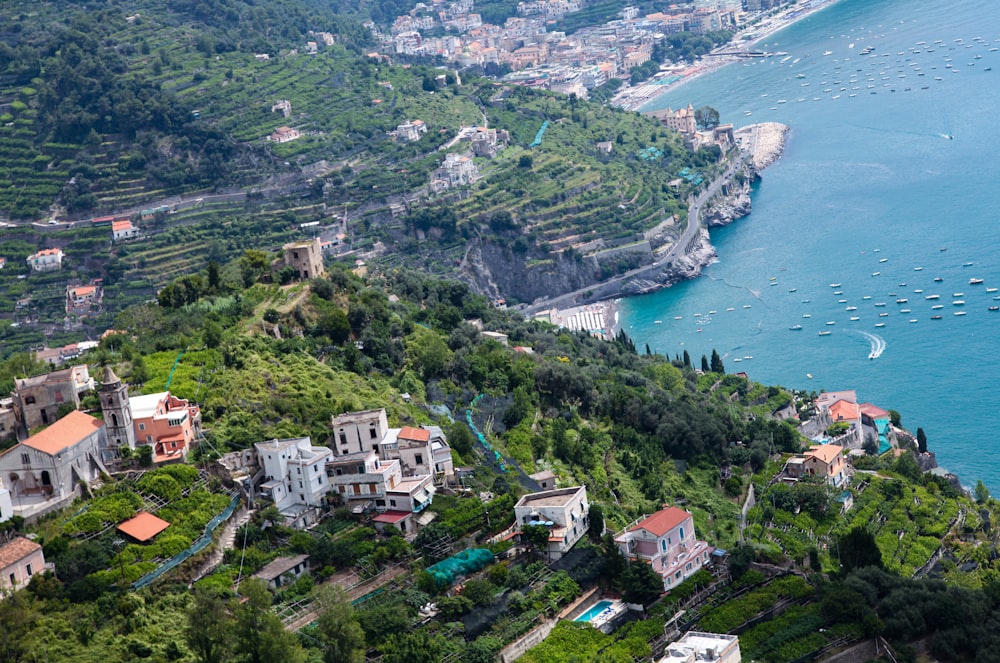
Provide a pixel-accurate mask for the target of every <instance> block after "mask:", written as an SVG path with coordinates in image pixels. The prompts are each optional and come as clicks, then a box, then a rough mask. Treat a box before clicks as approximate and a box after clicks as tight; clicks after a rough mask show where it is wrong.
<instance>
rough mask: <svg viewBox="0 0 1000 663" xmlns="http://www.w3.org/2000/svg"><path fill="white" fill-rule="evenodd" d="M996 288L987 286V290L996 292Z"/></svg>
mask: <svg viewBox="0 0 1000 663" xmlns="http://www.w3.org/2000/svg"><path fill="white" fill-rule="evenodd" d="M996 291H997V289H996V288H986V292H996Z"/></svg>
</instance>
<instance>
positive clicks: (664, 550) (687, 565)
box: [615, 506, 712, 591]
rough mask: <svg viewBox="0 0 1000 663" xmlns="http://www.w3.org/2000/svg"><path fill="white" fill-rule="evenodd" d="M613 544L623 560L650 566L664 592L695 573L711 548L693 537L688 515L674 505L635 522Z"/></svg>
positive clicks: (689, 515) (691, 520)
mask: <svg viewBox="0 0 1000 663" xmlns="http://www.w3.org/2000/svg"><path fill="white" fill-rule="evenodd" d="M615 543H617V544H618V549H619V550H620V551H621V553H622V555H624V556H625V557H626V558H628V559H630V560H634V561H643V562H647V563H649V564H650V565H651V566H652V567H653V570H654V571H656V572H657V573H658V574H660V576H662V578H663V589H664V591H666V590H668V589H671V588H672V587H676V586H677V585H679V584H680V583H682V582H683V581H684V580H685V579H687V578H688V577H690V576H691V575H693V574H694V573H696V572H697V571H698V570H699V569H701V567H702V566H704V565H705V564H706V563H708V560H709V555H710V554H711V553H712V547H711V546H709V545H708V544H707V543H705V542H704V541H698V540H697V538H696V537H695V532H694V520H693V519H692V518H691V514H690V513H688V512H687V511H685V510H684V509H679V508H677V507H675V506H672V507H668V508H666V509H661V510H660V511H657V512H656V513H654V514H653V515H651V516H647V517H646V518H643V519H641V520H638V521H636V522H635V523H633V524H632V525H631V526H629V527H627V528H625V530H624V531H622V532H621V533H620V534H618V535H617V536H616V537H615Z"/></svg>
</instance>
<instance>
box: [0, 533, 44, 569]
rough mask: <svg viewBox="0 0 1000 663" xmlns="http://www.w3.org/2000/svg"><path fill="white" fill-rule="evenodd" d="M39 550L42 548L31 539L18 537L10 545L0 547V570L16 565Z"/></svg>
mask: <svg viewBox="0 0 1000 663" xmlns="http://www.w3.org/2000/svg"><path fill="white" fill-rule="evenodd" d="M41 549H42V547H41V546H40V545H38V544H37V543H35V542H34V541H32V540H31V539H26V538H24V537H23V536H19V537H17V538H16V539H14V540H13V541H11V542H10V543H6V544H4V545H3V546H0V569H5V568H7V567H8V566H10V565H11V564H16V563H17V562H20V561H21V560H22V559H24V558H25V557H27V556H28V555H30V554H32V553H33V552H35V551H36V550H41Z"/></svg>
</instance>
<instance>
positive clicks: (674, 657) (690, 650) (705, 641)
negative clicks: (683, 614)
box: [658, 631, 741, 663]
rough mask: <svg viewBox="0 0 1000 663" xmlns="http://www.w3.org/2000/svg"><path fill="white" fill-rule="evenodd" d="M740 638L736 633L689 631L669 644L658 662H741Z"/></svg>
mask: <svg viewBox="0 0 1000 663" xmlns="http://www.w3.org/2000/svg"><path fill="white" fill-rule="evenodd" d="M740 660H741V659H740V639H739V638H738V637H737V636H735V635H724V634H723V635H720V634H717V633H702V632H700V631H688V632H687V633H685V634H684V636H683V637H682V638H681V639H680V640H678V641H677V642H674V643H671V644H669V645H667V651H666V652H665V653H664V655H663V658H661V659H660V660H659V662H658V663H697V662H698V661H717V662H718V663H740Z"/></svg>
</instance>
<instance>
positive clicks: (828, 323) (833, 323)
mask: <svg viewBox="0 0 1000 663" xmlns="http://www.w3.org/2000/svg"><path fill="white" fill-rule="evenodd" d="M835 324H837V323H836V321H834V320H829V321H827V323H826V326H827V327H832V326H833V325H835Z"/></svg>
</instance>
